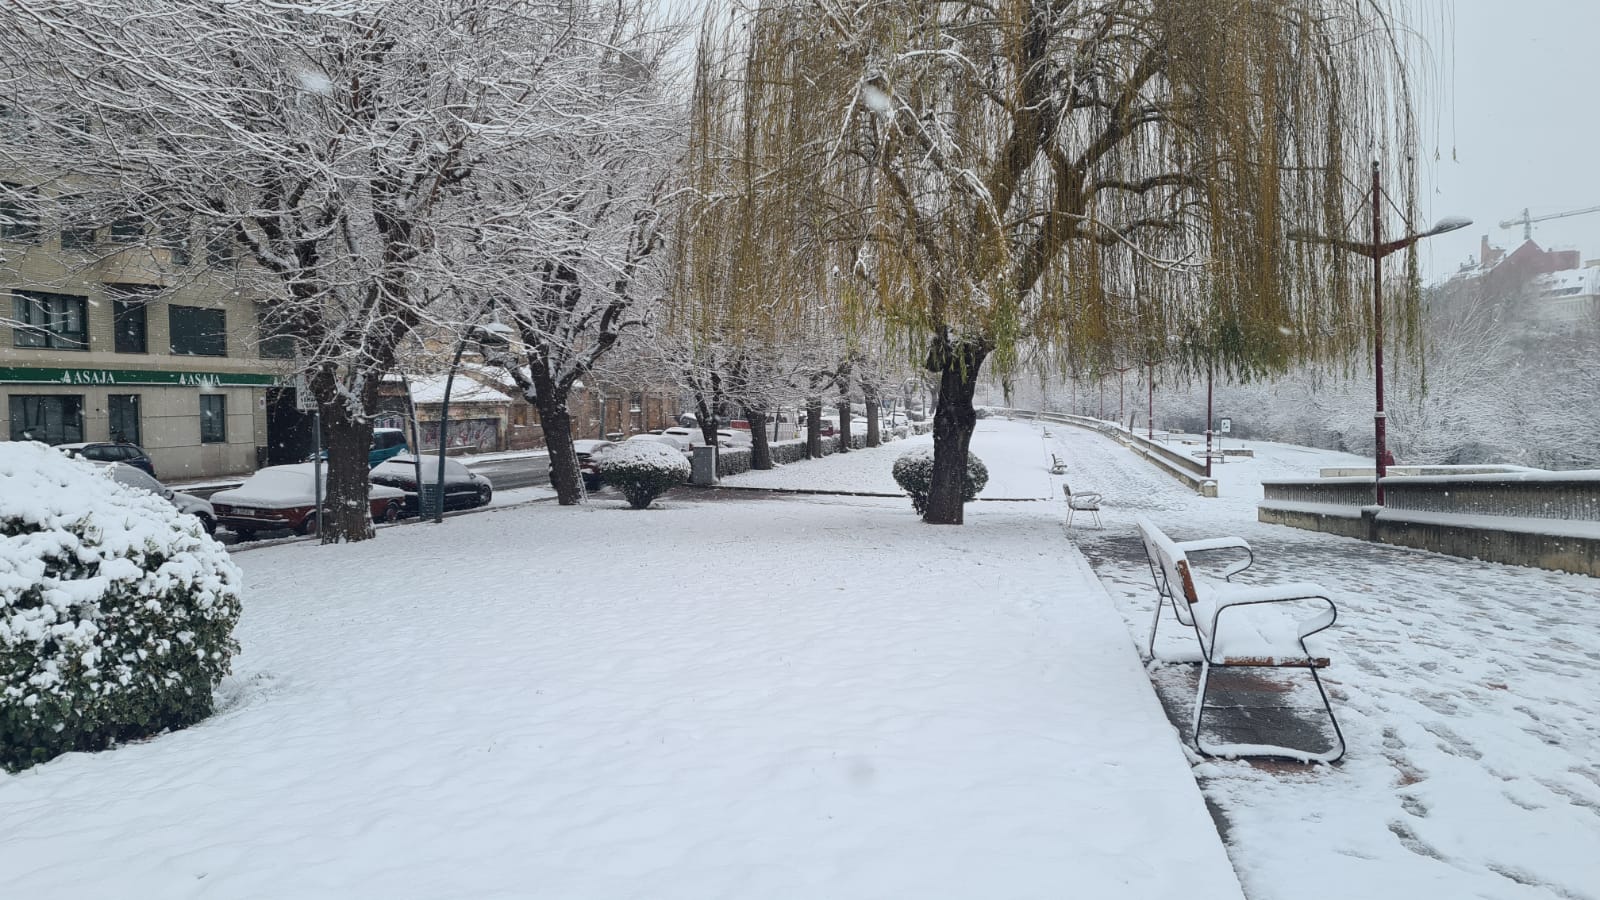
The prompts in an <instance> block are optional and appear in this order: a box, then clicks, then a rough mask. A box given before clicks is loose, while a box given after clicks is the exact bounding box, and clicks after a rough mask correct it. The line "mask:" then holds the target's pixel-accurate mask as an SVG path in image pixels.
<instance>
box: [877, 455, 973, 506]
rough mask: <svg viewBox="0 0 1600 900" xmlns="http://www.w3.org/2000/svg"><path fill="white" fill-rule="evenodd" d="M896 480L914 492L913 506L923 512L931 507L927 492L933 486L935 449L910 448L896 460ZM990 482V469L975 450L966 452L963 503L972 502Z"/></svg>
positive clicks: (906, 489) (912, 494) (903, 487)
mask: <svg viewBox="0 0 1600 900" xmlns="http://www.w3.org/2000/svg"><path fill="white" fill-rule="evenodd" d="M894 483H895V484H898V485H900V488H901V489H902V490H904V491H905V492H906V493H908V494H910V495H911V506H912V508H914V509H915V510H916V511H917V515H919V516H920V515H922V514H923V513H924V512H926V511H927V509H928V491H929V489H930V488H931V487H932V486H933V448H932V447H918V448H917V449H915V450H907V451H906V452H905V453H902V454H901V455H900V458H899V459H897V460H895V461H894ZM988 483H989V468H988V467H987V466H985V465H984V464H983V460H981V459H979V458H978V457H977V454H974V453H972V452H970V451H969V452H968V453H967V477H966V480H965V484H964V489H963V490H962V492H961V502H963V503H970V502H972V500H973V499H975V498H976V497H977V496H978V492H979V491H981V490H983V486H984V485H986V484H988Z"/></svg>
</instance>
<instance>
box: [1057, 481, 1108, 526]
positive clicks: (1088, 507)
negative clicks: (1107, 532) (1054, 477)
mask: <svg viewBox="0 0 1600 900" xmlns="http://www.w3.org/2000/svg"><path fill="white" fill-rule="evenodd" d="M1061 492H1062V493H1063V494H1066V495H1067V527H1068V528H1071V527H1072V516H1073V514H1074V513H1080V512H1086V513H1088V514H1090V515H1091V516H1094V524H1095V527H1096V528H1104V527H1105V525H1104V523H1102V522H1101V521H1100V495H1099V494H1098V493H1096V492H1094V491H1084V492H1083V493H1081V494H1074V493H1073V492H1072V486H1071V485H1069V484H1067V483H1065V482H1062V484H1061Z"/></svg>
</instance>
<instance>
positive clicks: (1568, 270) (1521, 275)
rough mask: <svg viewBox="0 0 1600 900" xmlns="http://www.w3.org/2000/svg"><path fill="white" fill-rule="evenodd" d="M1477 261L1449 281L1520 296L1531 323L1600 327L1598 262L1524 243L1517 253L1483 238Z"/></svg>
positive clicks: (1564, 327) (1573, 252)
mask: <svg viewBox="0 0 1600 900" xmlns="http://www.w3.org/2000/svg"><path fill="white" fill-rule="evenodd" d="M1479 249H1480V253H1479V258H1478V260H1477V261H1476V262H1473V263H1469V264H1467V265H1465V266H1462V267H1461V269H1460V271H1458V272H1456V274H1455V275H1454V276H1452V277H1451V280H1452V281H1455V280H1458V279H1474V278H1475V279H1480V280H1481V282H1482V285H1483V289H1484V291H1485V292H1486V293H1489V294H1492V295H1499V296H1505V297H1512V296H1517V295H1521V296H1522V297H1523V298H1524V299H1523V305H1522V307H1521V309H1520V312H1521V313H1523V314H1525V315H1526V317H1527V320H1528V321H1529V323H1530V324H1534V325H1537V326H1540V327H1542V328H1555V329H1557V330H1562V331H1567V330H1572V329H1574V328H1577V327H1579V326H1581V325H1583V324H1584V323H1594V324H1600V260H1593V259H1592V260H1589V261H1588V262H1584V261H1583V258H1582V255H1581V254H1580V253H1579V252H1578V251H1577V250H1546V249H1544V248H1543V247H1540V246H1539V245H1538V244H1537V243H1535V242H1534V241H1532V240H1525V241H1523V242H1522V243H1521V244H1520V245H1519V246H1517V247H1516V248H1515V249H1514V250H1511V251H1510V252H1507V251H1506V250H1504V249H1503V248H1500V247H1496V246H1493V245H1491V244H1490V243H1489V236H1488V235H1484V236H1483V239H1482V242H1481V244H1480V245H1479Z"/></svg>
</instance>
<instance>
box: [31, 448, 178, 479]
mask: <svg viewBox="0 0 1600 900" xmlns="http://www.w3.org/2000/svg"><path fill="white" fill-rule="evenodd" d="M56 449H57V450H60V451H62V452H63V453H66V454H69V455H71V456H81V457H83V458H84V459H87V460H89V461H90V462H97V463H122V464H123V465H127V466H133V467H134V468H135V469H138V470H140V471H142V472H144V473H145V474H146V475H149V476H150V477H151V478H154V477H156V465H155V463H154V462H152V461H151V460H150V454H148V453H146V452H144V448H143V447H140V446H139V445H138V444H129V443H126V442H123V441H91V442H89V443H84V444H57V445H56Z"/></svg>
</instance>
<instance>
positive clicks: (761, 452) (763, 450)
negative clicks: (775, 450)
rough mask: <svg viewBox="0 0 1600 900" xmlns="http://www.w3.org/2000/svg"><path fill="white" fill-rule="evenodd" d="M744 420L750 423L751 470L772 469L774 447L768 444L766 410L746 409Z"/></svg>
mask: <svg viewBox="0 0 1600 900" xmlns="http://www.w3.org/2000/svg"><path fill="white" fill-rule="evenodd" d="M744 418H745V421H746V422H749V423H750V468H752V469H757V470H766V469H770V468H772V445H771V444H770V443H768V442H767V412H766V410H763V409H750V408H749V407H746V408H745V411H744Z"/></svg>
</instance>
